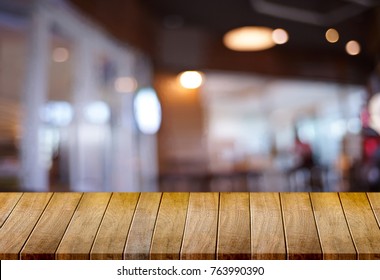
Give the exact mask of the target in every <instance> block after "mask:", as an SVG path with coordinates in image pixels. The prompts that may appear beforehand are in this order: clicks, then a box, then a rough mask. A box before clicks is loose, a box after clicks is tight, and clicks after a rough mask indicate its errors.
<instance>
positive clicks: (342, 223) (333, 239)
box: [310, 193, 357, 260]
mask: <svg viewBox="0 0 380 280" xmlns="http://www.w3.org/2000/svg"><path fill="white" fill-rule="evenodd" d="M310 197H311V201H312V205H313V209H314V215H315V220H316V224H317V228H318V232H319V237H320V241H321V247H322V251H323V258H324V259H327V260H334V259H340V260H350V259H353V260H354V259H356V258H357V256H356V250H355V246H354V244H353V241H352V237H351V235H350V231H349V229H348V225H347V222H346V218H345V216H344V213H343V209H342V205H341V203H340V200H339V196H338V194H337V193H310Z"/></svg>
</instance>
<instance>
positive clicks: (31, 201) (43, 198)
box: [0, 193, 52, 260]
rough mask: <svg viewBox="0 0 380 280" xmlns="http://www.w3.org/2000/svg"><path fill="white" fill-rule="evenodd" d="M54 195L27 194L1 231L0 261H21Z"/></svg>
mask: <svg viewBox="0 0 380 280" xmlns="http://www.w3.org/2000/svg"><path fill="white" fill-rule="evenodd" d="M51 196H52V193H25V194H24V195H23V196H22V197H21V199H20V201H19V202H18V203H17V205H16V207H15V208H14V209H13V211H12V213H11V214H10V216H9V217H8V219H7V220H6V221H5V223H4V225H3V226H2V227H1V229H0V259H2V260H7V259H14V260H15V259H19V253H20V251H21V249H22V247H23V246H24V244H25V241H26V240H27V238H28V237H29V235H30V233H31V232H32V230H33V228H34V226H35V225H36V223H37V221H38V219H39V218H40V216H41V214H42V212H43V211H44V209H45V207H46V205H47V203H48V202H49V200H50V198H51Z"/></svg>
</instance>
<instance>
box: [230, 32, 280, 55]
mask: <svg viewBox="0 0 380 280" xmlns="http://www.w3.org/2000/svg"><path fill="white" fill-rule="evenodd" d="M272 32H273V30H272V29H271V28H268V27H262V26H245V27H240V28H236V29H233V30H231V31H229V32H227V33H226V34H225V35H224V37H223V42H224V45H225V46H226V47H227V48H229V49H231V50H234V51H261V50H266V49H269V48H271V47H273V46H275V42H274V41H273V39H272Z"/></svg>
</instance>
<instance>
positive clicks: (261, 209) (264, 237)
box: [250, 193, 286, 260]
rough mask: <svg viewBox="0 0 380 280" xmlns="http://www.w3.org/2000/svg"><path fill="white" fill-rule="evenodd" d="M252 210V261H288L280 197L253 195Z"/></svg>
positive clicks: (275, 194) (263, 194)
mask: <svg viewBox="0 0 380 280" xmlns="http://www.w3.org/2000/svg"><path fill="white" fill-rule="evenodd" d="M250 209H251V240H252V241H251V246H252V249H251V251H252V259H254V260H284V259H286V247H285V235H284V226H283V221H282V212H281V203H280V195H279V194H278V193H251V194H250Z"/></svg>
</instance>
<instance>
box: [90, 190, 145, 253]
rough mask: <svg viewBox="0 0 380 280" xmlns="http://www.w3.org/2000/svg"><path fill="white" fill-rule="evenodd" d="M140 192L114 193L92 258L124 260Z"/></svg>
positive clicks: (96, 240) (94, 246) (93, 249)
mask: <svg viewBox="0 0 380 280" xmlns="http://www.w3.org/2000/svg"><path fill="white" fill-rule="evenodd" d="M139 196H140V194H139V193H114V194H113V195H112V197H111V200H110V203H109V205H108V208H107V211H106V213H105V215H104V218H103V222H102V224H101V225H100V228H99V231H98V234H97V236H96V238H95V242H94V245H93V247H92V250H91V259H99V260H122V259H123V252H124V246H125V242H126V240H127V236H128V232H129V228H130V225H131V222H132V218H133V215H134V213H135V209H136V205H137V201H138V199H139Z"/></svg>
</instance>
